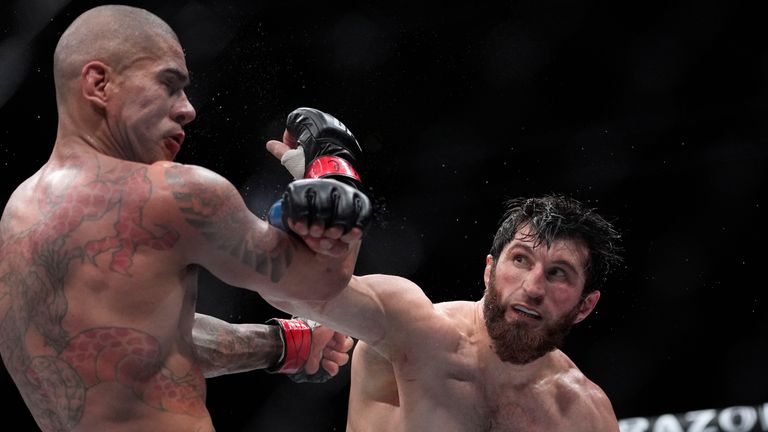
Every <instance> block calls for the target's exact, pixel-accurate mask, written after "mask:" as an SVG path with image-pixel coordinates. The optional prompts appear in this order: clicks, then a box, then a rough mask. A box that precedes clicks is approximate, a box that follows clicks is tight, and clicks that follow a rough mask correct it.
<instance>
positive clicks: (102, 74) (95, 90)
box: [80, 60, 112, 109]
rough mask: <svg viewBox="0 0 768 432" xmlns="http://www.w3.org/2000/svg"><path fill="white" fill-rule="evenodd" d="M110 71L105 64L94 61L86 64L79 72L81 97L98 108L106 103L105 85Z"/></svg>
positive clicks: (109, 76)
mask: <svg viewBox="0 0 768 432" xmlns="http://www.w3.org/2000/svg"><path fill="white" fill-rule="evenodd" d="M111 72H112V70H111V69H110V68H109V66H107V65H106V64H104V63H102V62H100V61H97V60H94V61H90V62H88V63H87V64H86V65H85V66H83V69H82V70H81V72H80V89H81V91H82V92H83V97H85V99H87V100H89V101H91V102H92V103H94V104H95V105H96V106H97V107H99V108H102V109H103V108H104V107H105V106H106V103H107V84H108V83H109V80H110V78H111Z"/></svg>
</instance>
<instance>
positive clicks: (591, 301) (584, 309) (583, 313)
mask: <svg viewBox="0 0 768 432" xmlns="http://www.w3.org/2000/svg"><path fill="white" fill-rule="evenodd" d="M598 300H600V291H597V290H595V291H592V292H591V293H589V294H587V296H586V297H584V299H583V300H582V301H581V304H579V313H578V314H576V319H575V320H574V321H573V323H574V324H576V323H577V322H581V321H583V320H584V318H586V317H587V316H588V315H589V314H590V313H592V311H593V310H594V309H595V306H597V301H598Z"/></svg>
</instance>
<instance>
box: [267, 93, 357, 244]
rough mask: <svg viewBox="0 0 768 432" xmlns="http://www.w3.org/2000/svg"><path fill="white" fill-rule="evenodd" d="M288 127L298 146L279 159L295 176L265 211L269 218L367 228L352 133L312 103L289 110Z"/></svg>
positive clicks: (276, 221)
mask: <svg viewBox="0 0 768 432" xmlns="http://www.w3.org/2000/svg"><path fill="white" fill-rule="evenodd" d="M285 128H286V130H287V131H288V132H289V133H290V134H291V135H293V136H294V137H295V138H296V140H297V142H298V144H299V145H298V147H297V149H295V150H289V151H288V152H286V154H285V155H284V156H283V158H282V160H281V162H282V164H283V165H285V166H286V168H287V169H288V171H290V172H291V174H292V175H293V176H294V177H295V178H297V179H303V180H296V181H294V182H292V183H291V184H289V185H288V190H287V191H286V192H285V194H283V198H282V199H281V200H279V201H278V202H277V203H275V205H273V206H272V208H271V209H270V211H269V215H268V219H269V223H270V224H272V225H274V226H276V227H278V228H280V229H282V230H286V227H287V220H288V219H289V218H290V219H292V220H293V221H295V222H299V221H303V222H306V223H307V225H310V226H311V225H313V224H316V223H319V224H321V225H323V226H325V227H326V228H329V227H332V226H338V227H340V228H342V229H343V230H344V232H345V233H346V232H348V231H349V230H351V229H352V228H354V227H358V228H360V229H365V227H366V226H367V225H368V222H369V221H370V218H371V213H372V208H371V202H370V200H369V199H368V197H367V196H366V195H364V194H363V193H362V192H360V189H361V187H362V183H361V181H360V175H359V174H358V173H357V170H356V169H355V165H357V164H358V160H359V158H360V156H361V154H362V150H361V149H360V145H359V144H358V143H357V140H356V139H355V137H354V135H352V132H350V131H349V129H347V128H346V126H344V124H342V123H341V122H340V121H339V120H338V119H336V118H335V117H333V116H331V115H329V114H326V113H324V112H322V111H319V110H316V109H314V108H298V109H296V110H294V111H293V112H291V113H290V114H289V115H288V118H287V120H286V126H285Z"/></svg>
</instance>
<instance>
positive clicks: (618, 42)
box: [0, 0, 768, 431]
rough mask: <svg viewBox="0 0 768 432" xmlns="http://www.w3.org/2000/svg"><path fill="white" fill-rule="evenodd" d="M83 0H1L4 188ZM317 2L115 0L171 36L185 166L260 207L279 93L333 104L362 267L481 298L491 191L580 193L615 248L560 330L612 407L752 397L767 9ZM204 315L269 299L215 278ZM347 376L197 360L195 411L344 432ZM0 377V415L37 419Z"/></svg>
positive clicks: (759, 390) (255, 315)
mask: <svg viewBox="0 0 768 432" xmlns="http://www.w3.org/2000/svg"><path fill="white" fill-rule="evenodd" d="M100 3H103V2H94V1H90V2H89V1H71V2H67V1H54V0H48V1H42V0H37V1H21V0H16V1H13V0H12V1H8V0H3V3H2V6H1V8H2V9H0V24H1V26H0V168H2V172H3V174H2V179H3V180H2V191H1V192H0V200H1V201H0V204H2V205H3V206H4V205H5V202H6V200H7V198H8V196H9V195H10V193H11V192H12V191H13V189H14V187H15V186H16V185H17V184H18V183H20V182H21V181H22V180H23V179H25V178H26V177H28V176H29V175H31V174H32V173H34V172H35V171H36V170H37V168H38V167H39V166H40V165H42V164H43V163H44V162H45V161H46V159H47V158H48V155H49V152H50V150H51V148H52V145H53V141H54V139H55V130H56V121H57V119H56V112H55V101H54V88H53V78H52V74H51V57H52V54H53V49H54V47H55V43H56V41H57V39H58V36H59V35H60V34H61V32H62V31H63V30H64V29H65V28H66V26H67V25H68V24H69V23H70V22H71V21H72V20H73V19H74V18H75V17H76V16H77V15H78V14H79V13H81V12H82V11H84V10H86V9H87V8H89V7H91V6H94V5H97V4H100ZM285 3H288V4H285ZM322 3H324V2H314V3H294V2H245V1H243V2H223V1H208V2H206V1H184V0H170V1H163V2H149V1H144V2H137V1H131V2H127V4H131V5H138V6H142V7H146V8H148V9H149V10H151V11H152V12H154V13H156V14H158V15H159V16H160V17H162V18H163V19H165V20H166V21H168V22H169V23H170V24H171V26H172V27H173V28H174V29H175V30H176V31H177V32H178V34H179V37H180V39H181V41H182V44H183V45H184V47H185V49H186V52H187V60H188V66H189V68H190V70H191V71H192V80H193V82H192V85H191V86H190V88H189V91H188V93H189V96H190V99H191V101H192V103H193V104H194V105H195V106H196V108H197V111H198V119H197V120H196V121H195V122H194V123H193V124H191V125H190V126H189V127H188V139H187V141H186V142H185V144H184V148H183V149H182V152H181V154H180V155H179V157H178V160H179V161H180V162H184V163H192V164H199V165H204V166H206V167H208V168H211V169H213V170H215V171H217V172H219V173H220V174H222V175H224V176H225V177H227V178H229V179H230V180H231V181H232V182H233V183H234V184H235V185H236V186H238V188H239V189H240V190H241V192H242V193H243V195H244V196H245V198H246V202H247V203H248V205H249V206H250V207H251V209H252V210H253V211H254V212H256V213H257V214H260V215H263V214H264V213H265V212H266V209H267V208H268V207H269V205H270V204H271V203H272V202H273V201H274V200H275V199H276V198H277V197H278V196H279V194H280V192H281V191H282V190H283V189H284V187H285V185H286V184H287V182H288V181H289V177H288V174H287V173H286V172H284V171H283V169H282V167H280V166H279V164H278V163H276V161H274V160H273V159H272V157H271V156H270V155H269V154H268V153H267V152H266V151H265V150H264V143H265V142H266V140H267V139H272V138H276V137H279V136H280V134H281V132H282V126H283V122H284V118H285V116H286V114H287V113H288V112H290V111H291V110H292V109H294V108H296V107H299V106H312V107H316V108H320V109H322V110H325V111H328V112H330V113H332V114H334V115H336V116H338V117H339V118H340V119H342V120H343V121H344V123H345V124H346V125H347V126H348V127H349V128H350V129H352V131H353V132H354V133H355V134H356V136H357V137H358V139H359V140H360V142H361V144H362V146H363V148H364V151H365V163H366V166H365V170H364V172H363V175H364V179H365V181H366V183H367V185H368V186H370V188H371V190H372V196H373V198H374V200H375V201H376V203H377V206H378V210H379V220H378V221H377V223H376V225H375V226H374V227H373V228H372V229H371V230H370V232H369V234H368V236H367V238H366V241H365V243H364V246H363V250H362V252H361V256H360V259H359V262H358V267H357V270H356V273H357V274H368V273H374V272H382V273H389V274H397V275H401V276H405V277H408V278H410V279H412V280H413V281H415V282H416V283H418V284H419V285H420V286H421V287H422V288H423V289H424V290H425V292H426V293H427V295H428V296H429V297H430V298H431V299H432V300H433V301H435V302H439V301H450V300H459V299H464V300H476V299H478V298H479V297H480V296H481V295H482V290H483V286H482V271H483V268H484V258H485V255H486V253H487V251H488V249H489V247H490V241H491V238H492V235H493V233H494V232H495V229H496V225H497V222H498V220H499V218H500V216H501V214H502V205H501V203H502V201H503V200H504V199H505V198H509V197H514V196H520V195H526V196H527V195H538V194H544V193H551V192H556V193H564V194H568V195H571V196H574V197H576V198H578V199H581V200H583V201H585V202H587V203H589V205H590V206H593V207H595V208H597V209H598V210H599V211H600V212H601V213H602V214H604V215H605V216H607V217H608V218H609V219H610V220H612V221H614V222H615V224H616V226H617V227H618V228H619V230H620V231H622V233H623V234H624V247H625V249H626V254H625V259H626V261H625V265H624V266H622V268H620V269H619V270H618V272H617V273H616V274H614V275H613V277H612V279H611V280H610V282H609V284H608V286H607V287H606V288H605V289H604V292H603V297H602V299H601V301H600V304H599V305H598V307H597V309H596V311H595V313H594V314H593V315H592V316H591V317H590V318H589V319H587V320H586V321H585V322H584V323H582V324H580V325H578V326H576V327H575V328H574V331H573V332H572V335H571V337H570V339H569V340H568V342H567V344H566V346H565V347H564V351H565V352H566V353H567V354H569V355H570V356H571V358H572V359H573V360H574V361H575V362H576V364H577V365H579V367H580V368H581V369H582V371H583V372H584V373H585V374H586V375H587V376H588V377H590V378H591V379H592V380H593V381H595V382H596V383H597V384H598V385H600V386H601V387H602V388H603V389H604V390H605V392H606V393H607V394H608V396H609V397H610V399H611V400H612V402H613V405H614V408H615V410H616V413H617V415H618V416H619V418H626V417H633V416H640V415H648V416H653V415H658V414H662V413H680V412H685V411H690V410H697V409H706V408H721V407H726V406H734V405H758V404H762V403H764V402H768V376H767V375H766V365H767V364H768V338H766V330H768V320H767V319H766V312H767V307H768V303H767V302H768V295H767V294H766V289H767V288H768V287H766V279H767V277H766V276H767V274H768V273H766V271H767V269H766V254H765V242H766V232H765V225H764V221H765V208H766V204H767V203H766V202H765V198H764V195H765V192H766V153H767V150H766V147H765V145H766V127H765V121H764V119H765V118H766V114H768V113H767V112H766V108H768V106H767V105H766V101H768V98H767V97H768V94H767V92H768V80H767V78H768V47H767V46H766V41H768V39H767V38H766V33H765V32H764V31H763V28H764V27H765V23H764V19H763V15H762V14H760V13H758V11H757V10H752V9H750V8H748V7H746V6H744V5H740V4H739V3H738V2H726V1H723V2H700V1H688V2H686V1H679V0H673V1H665V2H609V1H605V2H597V1H554V2H545V1H533V0H532V1H509V2H504V3H501V2H494V3H490V4H483V3H482V2H469V3H466V4H463V5H455V6H447V5H445V4H438V3H421V4H413V3H420V2H387V3H386V5H385V6H382V5H366V4H362V3H360V2H336V3H335V4H334V5H333V6H329V5H324V4H322ZM756 3H757V2H756ZM199 311H201V312H204V313H208V314H211V315H215V316H218V317H220V318H223V319H227V320H229V321H231V322H263V321H265V320H266V319H268V318H270V317H273V316H283V315H284V314H282V313H281V312H279V311H276V310H274V309H272V308H271V307H269V306H268V305H266V304H265V303H264V302H263V301H262V300H261V299H260V298H259V297H258V296H257V295H256V294H254V293H251V292H248V291H245V290H240V289H235V288H232V287H229V286H225V285H223V284H221V283H220V282H218V281H216V280H215V279H213V278H212V277H211V276H209V275H204V276H203V279H202V281H201V291H200V296H199ZM348 374H349V371H348V368H346V369H345V370H344V371H343V373H342V376H341V377H340V379H337V380H335V381H334V382H332V383H328V384H325V385H308V384H305V385H299V384H294V383H292V382H290V381H289V380H287V379H286V378H285V377H283V376H275V375H267V374H265V373H262V372H261V371H255V372H251V373H247V374H240V375H233V376H228V377H219V378H215V379H210V380H209V381H208V383H209V393H208V406H209V408H210V410H211V414H212V416H213V419H214V423H215V424H216V425H217V429H218V430H221V431H255V430H275V431H292V430H311V431H326V430H327V431H331V430H343V429H344V417H345V414H346V397H347V390H348ZM0 377H1V379H2V380H1V381H0V392H1V393H2V398H3V399H2V400H3V401H5V402H4V409H3V412H5V413H13V414H12V415H13V417H15V418H21V421H26V422H27V425H29V426H28V427H29V428H32V427H33V426H32V425H33V423H32V422H31V420H29V415H28V414H26V412H27V411H26V408H25V407H24V406H23V404H22V402H21V399H20V397H19V396H18V393H17V391H16V390H15V388H14V387H13V384H12V382H11V381H10V378H9V377H8V376H7V373H5V371H4V370H3V373H2V375H1V376H0ZM19 430H25V429H19Z"/></svg>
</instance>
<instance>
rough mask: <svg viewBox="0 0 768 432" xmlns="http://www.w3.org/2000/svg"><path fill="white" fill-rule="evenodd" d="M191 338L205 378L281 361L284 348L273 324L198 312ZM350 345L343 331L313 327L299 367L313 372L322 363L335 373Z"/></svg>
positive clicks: (350, 342) (307, 372) (343, 361)
mask: <svg viewBox="0 0 768 432" xmlns="http://www.w3.org/2000/svg"><path fill="white" fill-rule="evenodd" d="M192 340H193V343H194V346H195V351H196V354H197V359H198V364H199V365H200V368H201V369H202V371H203V375H205V377H206V378H211V377H216V376H219V375H226V374H231V373H238V372H247V371H250V370H253V369H266V368H269V367H273V366H275V365H277V364H278V362H280V360H281V357H282V355H283V353H284V349H285V345H284V343H283V338H282V337H281V336H280V329H279V328H278V327H277V326H276V325H263V324H230V323H228V322H226V321H222V320H220V319H218V318H214V317H211V316H208V315H203V314H199V313H197V314H195V325H194V327H193V328H192ZM351 348H352V340H351V339H349V338H347V337H346V336H345V335H342V334H340V333H337V332H334V331H333V330H331V329H330V328H327V327H322V326H320V327H316V328H315V329H314V330H313V331H312V339H311V350H310V352H309V357H308V358H307V360H306V364H305V365H304V367H303V368H300V369H301V371H302V373H305V374H307V375H313V374H315V373H316V372H317V371H318V370H319V369H320V366H321V365H322V367H323V369H325V371H326V372H327V373H328V375H330V376H335V375H336V374H337V373H338V372H339V368H340V367H341V366H343V365H345V364H346V363H347V362H348V361H349V354H347V352H348V351H349V350H350V349H351ZM299 366H301V365H299ZM281 373H288V372H281Z"/></svg>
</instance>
